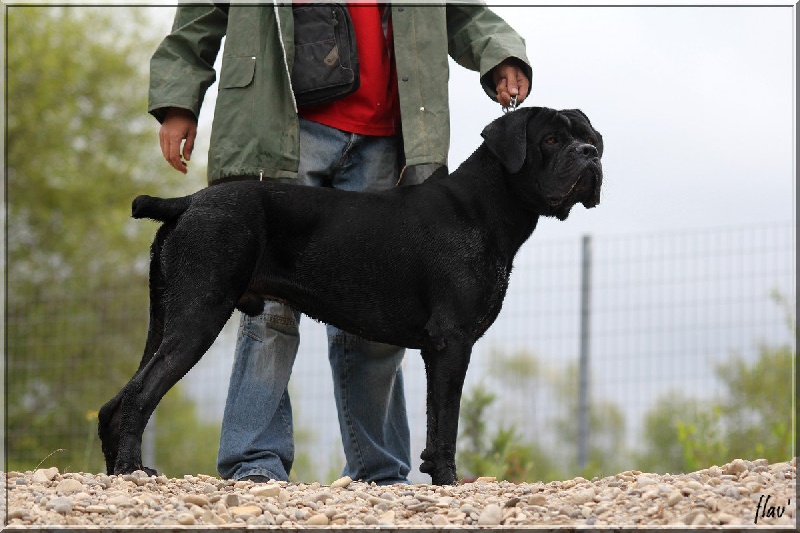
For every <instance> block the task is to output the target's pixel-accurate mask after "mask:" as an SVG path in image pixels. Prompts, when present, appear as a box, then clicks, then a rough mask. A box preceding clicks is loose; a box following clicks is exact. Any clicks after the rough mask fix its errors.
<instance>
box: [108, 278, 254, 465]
mask: <svg viewBox="0 0 800 533" xmlns="http://www.w3.org/2000/svg"><path fill="white" fill-rule="evenodd" d="M203 294H204V296H203V297H200V298H194V302H193V303H194V305H188V306H187V307H185V308H184V309H183V310H181V312H180V313H179V314H177V315H175V316H170V314H169V313H167V317H166V328H165V332H164V339H163V341H162V343H161V345H160V346H159V348H158V351H156V353H155V354H154V355H153V357H152V358H150V360H149V361H148V362H147V363H146V364H145V366H144V367H143V368H142V369H141V370H140V371H138V372H137V373H136V374H135V375H134V377H133V379H131V381H129V382H128V384H127V385H125V387H124V388H123V390H122V391H121V392H120V393H119V394H118V395H117V396H118V405H117V408H116V410H115V412H114V413H113V415H112V420H111V421H110V422H109V426H110V428H111V433H112V434H113V436H112V438H111V442H114V441H116V443H117V449H116V460H115V462H114V465H113V466H110V465H106V466H107V468H109V470H110V471H111V472H110V473H112V474H125V473H130V472H133V471H134V470H144V471H146V472H148V473H149V474H151V475H154V474H155V471H154V470H152V469H150V468H147V467H144V466H143V465H142V456H141V453H142V452H141V444H142V434H143V432H144V429H145V426H146V425H147V421H148V420H149V418H150V416H151V415H152V413H153V411H154V410H155V408H156V406H157V405H158V403H159V402H160V401H161V398H163V396H164V395H165V394H166V393H167V391H169V389H171V388H172V387H173V386H174V385H175V384H176V383H177V382H178V381H179V380H180V379H181V378H182V377H183V376H184V375H185V374H186V373H187V372H188V371H189V370H190V369H191V368H192V367H193V366H194V365H195V364H196V363H197V362H198V361H199V360H200V358H201V357H202V356H203V355H204V354H205V352H206V351H207V350H208V349H209V348H210V347H211V344H212V343H213V342H214V340H215V339H216V337H217V335H218V334H219V332H220V331H221V330H222V327H223V326H224V325H225V322H226V321H227V320H228V318H229V317H230V316H231V313H232V312H233V309H234V305H235V303H236V301H237V299H236V298H234V297H227V298H226V301H225V302H224V303H219V302H217V303H214V302H212V301H209V300H210V299H212V298H211V297H213V294H212V295H209V294H207V293H203ZM237 296H238V295H237ZM188 300H189V298H188V297H187V298H186V299H185V301H184V302H182V303H185V304H188V303H189V302H188ZM112 401H113V400H112Z"/></svg>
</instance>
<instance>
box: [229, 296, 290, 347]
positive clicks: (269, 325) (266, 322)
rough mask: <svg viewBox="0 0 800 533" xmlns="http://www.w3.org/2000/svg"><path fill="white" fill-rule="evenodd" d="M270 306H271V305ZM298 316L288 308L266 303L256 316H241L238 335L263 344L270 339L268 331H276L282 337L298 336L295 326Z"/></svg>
mask: <svg viewBox="0 0 800 533" xmlns="http://www.w3.org/2000/svg"><path fill="white" fill-rule="evenodd" d="M271 304H272V305H271ZM298 318H299V316H298V314H297V313H296V312H295V311H294V310H292V309H291V308H290V307H288V306H286V305H283V304H277V303H273V302H267V303H266V305H265V307H264V312H263V313H261V314H260V315H258V316H254V317H251V316H247V315H245V314H242V322H241V324H240V326H239V335H240V336H242V335H244V336H247V337H250V338H251V339H253V340H255V341H258V342H265V340H266V339H267V338H269V337H270V335H269V333H268V332H269V331H277V332H279V333H281V334H283V335H292V336H297V335H299V328H298V325H297V321H298Z"/></svg>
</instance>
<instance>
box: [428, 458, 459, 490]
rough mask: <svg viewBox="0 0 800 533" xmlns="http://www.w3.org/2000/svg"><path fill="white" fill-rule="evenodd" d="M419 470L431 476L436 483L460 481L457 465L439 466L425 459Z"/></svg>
mask: <svg viewBox="0 0 800 533" xmlns="http://www.w3.org/2000/svg"><path fill="white" fill-rule="evenodd" d="M419 471H420V472H422V473H423V474H428V475H429V476H431V483H432V484H434V485H455V484H456V483H457V482H458V477H457V476H456V467H455V465H450V466H443V467H438V466H437V465H436V463H434V462H433V461H425V462H423V463H422V464H421V465H420V466H419Z"/></svg>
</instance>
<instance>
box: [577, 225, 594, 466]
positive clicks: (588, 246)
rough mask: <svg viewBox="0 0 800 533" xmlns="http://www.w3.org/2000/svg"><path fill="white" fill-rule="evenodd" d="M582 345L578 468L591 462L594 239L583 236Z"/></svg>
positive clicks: (579, 389)
mask: <svg viewBox="0 0 800 533" xmlns="http://www.w3.org/2000/svg"><path fill="white" fill-rule="evenodd" d="M581 256H582V260H581V326H580V327H581V331H580V335H581V345H580V365H579V370H578V372H579V377H578V379H579V384H578V385H579V386H578V468H580V469H581V470H583V469H585V468H586V465H587V464H588V462H589V344H590V325H591V312H590V308H591V295H592V237H591V236H590V235H584V236H583V248H582V252H581Z"/></svg>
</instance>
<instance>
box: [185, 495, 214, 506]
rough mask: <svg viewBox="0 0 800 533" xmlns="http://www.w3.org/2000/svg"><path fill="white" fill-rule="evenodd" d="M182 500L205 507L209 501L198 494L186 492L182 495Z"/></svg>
mask: <svg viewBox="0 0 800 533" xmlns="http://www.w3.org/2000/svg"><path fill="white" fill-rule="evenodd" d="M183 502H184V503H191V504H194V505H197V506H199V507H205V506H206V505H208V504H209V503H211V501H210V500H209V499H208V498H207V497H205V496H202V495H200V494H188V495H186V496H184V497H183Z"/></svg>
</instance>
